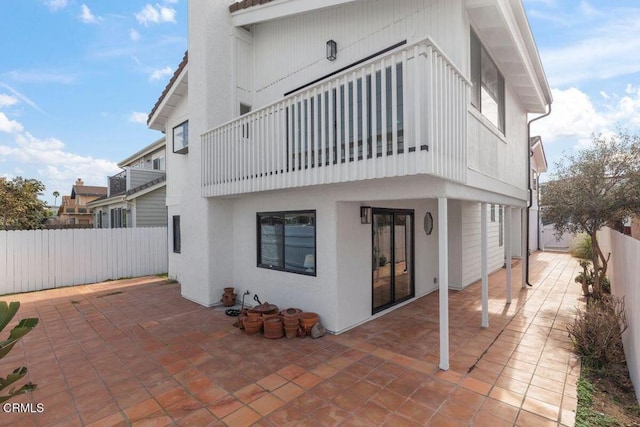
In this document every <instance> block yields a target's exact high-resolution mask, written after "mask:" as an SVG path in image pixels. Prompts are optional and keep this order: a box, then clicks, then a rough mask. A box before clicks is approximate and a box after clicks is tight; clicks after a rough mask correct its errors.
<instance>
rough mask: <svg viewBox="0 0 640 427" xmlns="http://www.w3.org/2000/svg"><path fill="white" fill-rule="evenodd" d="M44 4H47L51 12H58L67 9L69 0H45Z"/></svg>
mask: <svg viewBox="0 0 640 427" xmlns="http://www.w3.org/2000/svg"><path fill="white" fill-rule="evenodd" d="M44 4H46V5H47V6H48V7H49V9H50V10H52V11H54V12H55V11H56V10H60V9H64V8H65V7H67V4H68V1H67V0H44Z"/></svg>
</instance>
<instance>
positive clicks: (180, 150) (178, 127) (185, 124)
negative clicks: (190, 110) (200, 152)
mask: <svg viewBox="0 0 640 427" xmlns="http://www.w3.org/2000/svg"><path fill="white" fill-rule="evenodd" d="M176 130H181V131H182V132H181V133H179V134H176ZM185 135H186V138H185ZM176 137H179V140H180V142H181V145H182V147H180V148H178V149H177V150H176ZM172 138H173V152H174V153H175V154H187V153H188V152H189V120H185V121H184V122H182V123H180V124H178V125H176V126H174V127H173V132H172ZM185 140H186V144H185Z"/></svg>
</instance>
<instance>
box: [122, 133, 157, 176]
mask: <svg viewBox="0 0 640 427" xmlns="http://www.w3.org/2000/svg"><path fill="white" fill-rule="evenodd" d="M166 145H167V142H166V138H165V137H164V136H163V137H162V138H160V139H158V140H157V141H154V142H152V143H151V144H149V145H147V146H146V147H144V148H142V149H141V150H138V151H137V152H136V153H133V154H132V155H130V156H129V157H127V158H126V159H124V160H122V161H120V162H119V163H118V167H120V168H124V165H126V164H127V163H131V162H132V161H133V160H136V159H138V158H141V157H144V156H146V155H147V154H151V153H153V152H154V151H156V150H158V149H160V148H162V147H165V146H166Z"/></svg>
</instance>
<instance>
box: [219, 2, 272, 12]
mask: <svg viewBox="0 0 640 427" xmlns="http://www.w3.org/2000/svg"><path fill="white" fill-rule="evenodd" d="M271 1H273V0H242V1H239V2H236V3H233V4H232V5H231V6H229V12H231V13H233V12H236V11H238V10H240V9H248V8H250V7H252V6H258V5H261V4H264V3H269V2H271Z"/></svg>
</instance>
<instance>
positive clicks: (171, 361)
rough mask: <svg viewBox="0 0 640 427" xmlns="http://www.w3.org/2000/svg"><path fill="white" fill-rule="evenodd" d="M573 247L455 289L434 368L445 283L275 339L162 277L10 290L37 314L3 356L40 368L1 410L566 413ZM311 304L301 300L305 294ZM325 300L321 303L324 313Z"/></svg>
mask: <svg viewBox="0 0 640 427" xmlns="http://www.w3.org/2000/svg"><path fill="white" fill-rule="evenodd" d="M577 267H578V265H577V263H576V261H575V260H573V259H572V258H571V257H570V256H569V255H565V254H558V253H536V254H534V255H533V256H532V265H531V279H532V280H531V281H532V283H533V285H534V286H533V287H532V288H528V289H521V288H520V277H521V272H520V268H519V265H516V266H514V268H513V276H512V277H513V278H514V280H513V282H514V283H513V284H512V295H513V302H512V304H510V305H506V304H505V270H504V269H502V270H500V271H498V272H496V273H494V274H492V275H491V276H490V278H489V288H490V289H489V325H490V326H489V328H481V327H480V321H481V299H480V284H479V283H476V284H473V285H471V286H470V287H468V288H467V289H465V290H464V291H460V292H455V291H450V292H449V305H450V331H451V339H450V343H451V347H450V353H451V360H450V364H451V369H450V370H449V371H440V370H439V369H438V368H437V364H438V355H439V348H438V347H439V337H438V293H437V292H434V293H432V294H429V295H427V296H425V297H423V298H420V299H418V300H417V301H415V302H413V303H411V304H408V305H406V306H404V307H401V308H398V309H396V310H394V311H392V312H390V313H388V314H386V315H384V316H382V317H380V318H378V319H375V320H373V321H370V322H368V323H366V324H364V325H361V326H359V327H357V328H354V329H352V330H350V331H348V332H346V333H344V334H341V335H338V336H325V337H323V338H320V339H317V340H312V339H311V338H306V339H297V338H296V339H292V340H287V339H286V338H285V339H280V340H268V339H265V338H263V337H262V336H247V335H245V334H242V333H240V331H239V330H238V329H237V328H235V327H233V326H232V324H233V322H234V320H235V319H233V318H230V317H227V316H225V314H224V310H223V309H221V308H220V307H218V308H206V307H202V306H200V305H197V304H195V303H192V302H190V301H188V300H186V299H183V298H182V297H181V296H180V286H179V284H176V283H168V282H167V281H162V280H160V279H158V278H156V277H146V278H138V279H130V280H121V281H115V282H106V283H100V284H93V285H86V286H76V287H72V288H62V289H54V290H47V291H40V292H35V293H30V294H20V295H13V296H5V297H3V299H4V300H7V301H9V300H19V301H21V302H22V307H21V309H20V311H19V313H18V316H20V317H39V318H40V319H41V320H40V322H41V323H40V325H39V326H38V327H37V328H36V329H35V330H34V331H33V332H32V333H31V334H29V335H27V336H26V337H25V338H24V339H23V341H22V342H21V343H19V345H17V346H16V347H15V348H14V350H13V351H12V352H11V353H9V355H8V357H6V358H5V359H3V360H2V363H1V366H0V374H1V375H5V374H6V373H8V372H9V371H10V370H13V369H14V368H15V367H17V366H21V365H23V364H26V366H27V367H28V368H29V379H30V380H31V381H33V382H34V383H37V384H38V389H37V390H36V391H35V392H33V393H32V394H30V395H23V396H20V397H19V398H17V399H14V400H11V402H12V403H13V402H21V403H26V402H33V403H42V404H43V405H44V412H42V413H3V414H2V417H0V425H11V426H22V425H24V426H33V425H38V426H49V425H64V426H69V425H91V424H94V425H130V424H133V425H153V426H156V425H198V426H202V425H230V426H248V425H258V426H286V425H291V426H326V425H349V426H351V425H363V426H378V425H389V426H424V425H433V426H440V425H446V426H467V425H473V426H491V427H498V426H502V425H504V426H511V425H518V426H545V425H549V426H558V425H564V426H572V425H573V424H574V416H575V408H576V385H575V384H576V381H577V378H578V374H579V362H578V361H577V358H576V357H575V356H573V355H572V353H571V351H570V343H569V339H568V336H567V332H566V327H565V325H566V324H567V323H568V322H570V321H572V319H573V317H574V315H575V307H576V306H577V305H578V304H579V303H580V295H579V294H580V287H579V286H577V285H576V284H575V283H574V282H573V277H574V276H575V275H576V273H577V270H576V269H577ZM301 308H303V309H304V307H301ZM320 315H322V313H320Z"/></svg>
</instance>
